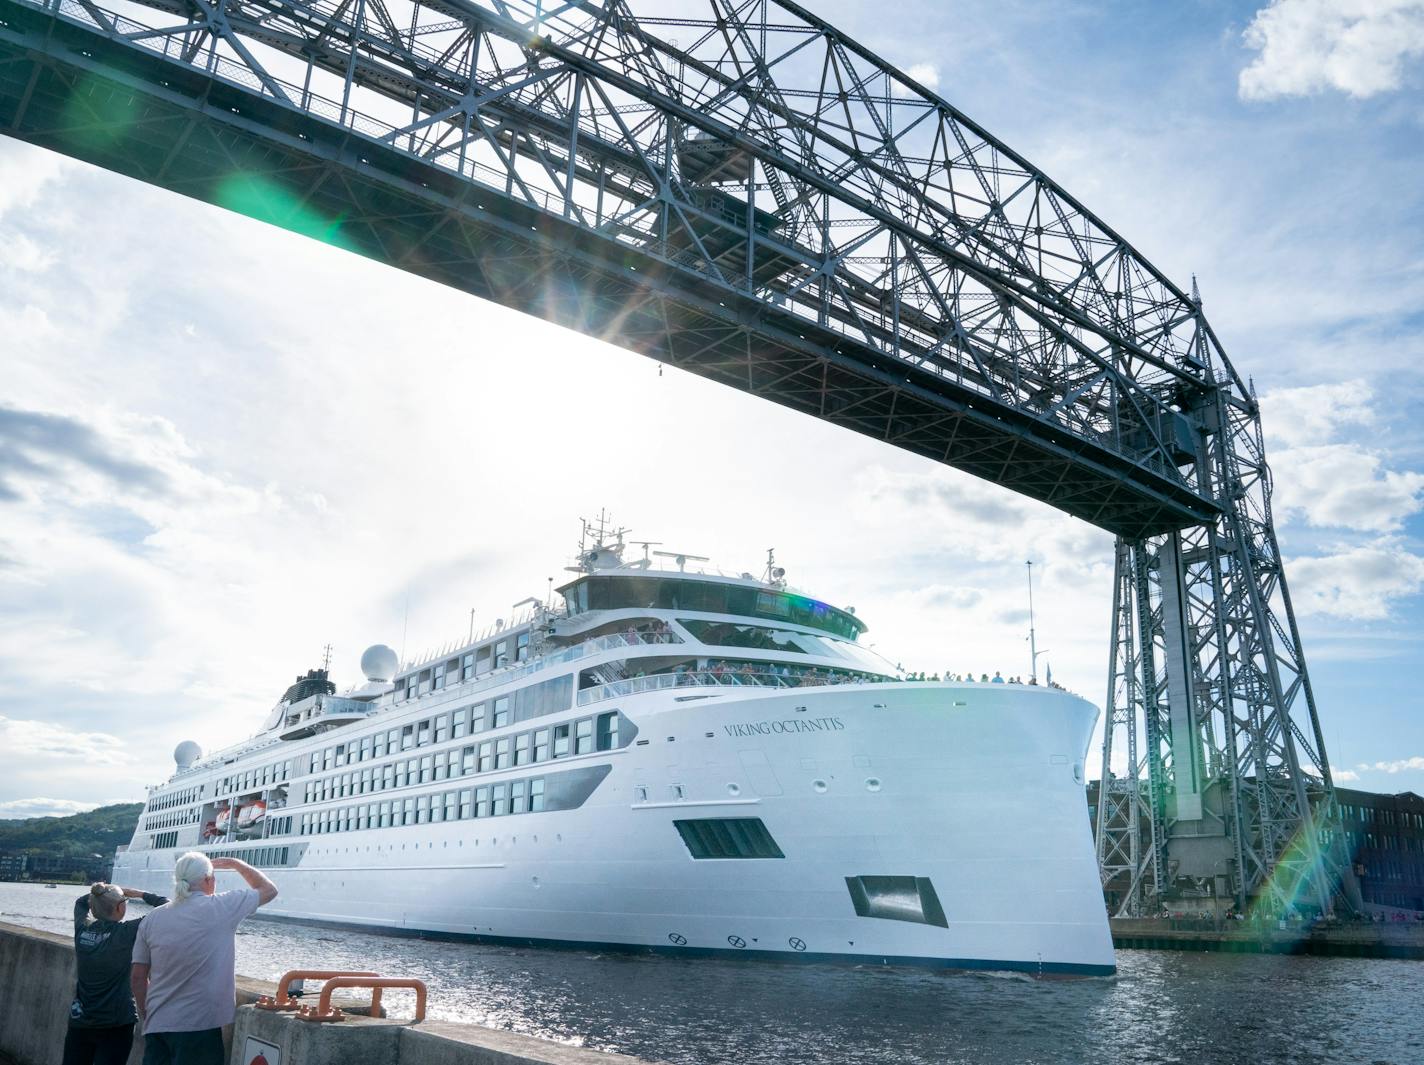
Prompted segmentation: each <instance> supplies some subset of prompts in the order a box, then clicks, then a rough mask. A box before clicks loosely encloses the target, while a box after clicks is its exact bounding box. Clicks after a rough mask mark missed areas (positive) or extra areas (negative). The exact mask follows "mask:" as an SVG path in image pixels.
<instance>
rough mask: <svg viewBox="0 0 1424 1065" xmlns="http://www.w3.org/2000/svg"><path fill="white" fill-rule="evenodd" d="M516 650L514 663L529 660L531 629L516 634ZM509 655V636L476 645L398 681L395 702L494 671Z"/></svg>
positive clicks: (507, 663) (499, 667) (501, 666)
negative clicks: (470, 649)
mask: <svg viewBox="0 0 1424 1065" xmlns="http://www.w3.org/2000/svg"><path fill="white" fill-rule="evenodd" d="M513 650H514V661H515V662H527V661H528V660H529V633H528V632H521V633H519V634H518V635H517V636H515V637H514V648H513ZM509 655H510V640H509V637H505V638H504V639H501V640H496V641H495V642H494V643H487V644H485V645H484V646H483V647H477V648H475V649H474V650H473V651H468V652H466V653H465V654H463V655H457V656H456V657H454V658H450V659H447V660H446V661H444V662H440V663H437V664H436V665H433V666H427V667H426V668H425V669H421V670H417V671H416V672H414V673H411V674H410V675H409V676H405V677H401V678H399V679H398V680H397V681H396V691H395V699H396V702H400V701H401V700H403V699H414V698H416V697H418V696H421V695H427V694H429V693H430V692H433V691H440V690H441V689H442V688H447V687H449V686H451V685H453V684H459V683H461V682H463V681H467V680H474V679H475V678H476V677H478V676H479V675H480V674H482V673H488V672H490V671H491V670H495V669H503V668H504V667H505V666H507V665H510V664H511V662H510V659H509Z"/></svg>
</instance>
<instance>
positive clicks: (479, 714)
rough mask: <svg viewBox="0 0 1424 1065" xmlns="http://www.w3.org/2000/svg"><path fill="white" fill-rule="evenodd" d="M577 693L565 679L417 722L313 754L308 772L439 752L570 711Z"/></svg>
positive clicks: (567, 676)
mask: <svg viewBox="0 0 1424 1065" xmlns="http://www.w3.org/2000/svg"><path fill="white" fill-rule="evenodd" d="M573 687H574V678H573V674H565V675H564V676H562V677H555V678H553V679H552V680H546V681H541V682H540V683H538V684H530V685H528V686H527V687H524V688H520V689H519V690H518V691H513V692H510V693H509V694H508V695H501V696H499V697H497V698H494V699H486V700H485V701H484V702H482V703H474V704H473V705H471V706H462V707H460V708H459V709H458V710H450V711H447V712H446V713H443V714H436V715H434V716H433V717H428V718H426V719H425V720H424V721H413V722H411V723H410V724H408V725H402V726H401V727H399V728H393V729H388V730H386V731H384V732H377V733H375V734H374V735H370V736H362V737H361V738H360V739H359V740H352V741H350V742H349V743H338V744H335V745H333V746H331V747H326V748H324V749H322V750H320V751H313V752H312V753H311V756H310V758H309V760H308V771H309V772H312V773H320V772H323V771H324V770H328V769H337V768H340V767H341V766H344V765H354V764H356V763H359V762H366V761H370V760H371V759H375V758H384V757H386V755H388V754H396V753H397V752H399V751H408V750H411V749H412V748H415V747H429V746H436V745H439V744H442V743H445V742H446V741H447V740H452V739H454V740H458V739H461V738H463V737H465V736H470V735H474V734H475V733H477V732H487V731H489V730H490V729H497V728H504V727H505V726H506V725H511V724H514V723H516V722H519V721H527V720H529V719H530V718H534V717H544V716H545V715H547V714H554V713H558V712H559V711H560V710H567V709H568V708H569V706H570V704H571V702H572V699H573Z"/></svg>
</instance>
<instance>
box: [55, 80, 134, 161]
mask: <svg viewBox="0 0 1424 1065" xmlns="http://www.w3.org/2000/svg"><path fill="white" fill-rule="evenodd" d="M138 116H139V103H138V100H137V99H136V98H135V97H134V94H133V93H131V92H129V91H128V90H127V89H124V88H122V87H121V86H117V85H115V84H114V83H113V82H109V81H104V80H102V79H100V78H93V77H89V76H87V75H84V76H81V77H80V78H79V79H78V80H77V81H76V82H75V83H74V88H73V89H71V90H70V93H69V97H68V98H67V99H66V100H65V101H64V124H63V127H62V128H61V129H60V130H59V133H60V136H61V137H62V138H63V139H64V140H66V141H68V142H69V144H70V145H71V146H73V147H76V148H82V149H85V150H88V151H102V150H103V149H105V148H110V147H112V146H113V145H115V144H117V143H118V142H120V141H122V140H123V139H124V138H126V137H127V136H128V135H129V132H130V130H131V129H132V127H133V125H134V122H135V121H136V120H137V119H138Z"/></svg>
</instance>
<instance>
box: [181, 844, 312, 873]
mask: <svg viewBox="0 0 1424 1065" xmlns="http://www.w3.org/2000/svg"><path fill="white" fill-rule="evenodd" d="M292 850H293V848H290V847H238V848H237V849H235V850H218V851H207V852H205V853H206V854H207V856H208V857H209V858H237V859H239V860H240V861H244V862H246V863H247V864H248V865H255V866H257V868H259V869H271V868H273V867H274V866H282V865H286V864H287V863H288V858H289V857H290V856H291V851H292ZM298 853H300V851H299V852H298Z"/></svg>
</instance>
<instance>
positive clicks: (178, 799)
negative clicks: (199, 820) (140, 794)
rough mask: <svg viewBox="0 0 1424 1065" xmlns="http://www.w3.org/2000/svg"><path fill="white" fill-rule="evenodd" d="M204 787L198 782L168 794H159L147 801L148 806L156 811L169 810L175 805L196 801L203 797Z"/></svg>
mask: <svg viewBox="0 0 1424 1065" xmlns="http://www.w3.org/2000/svg"><path fill="white" fill-rule="evenodd" d="M206 789H207V785H206V784H199V785H197V786H195V787H191V788H182V789H180V790H178V791H175V792H171V793H170V794H168V795H160V796H159V797H158V798H156V799H154V800H153V801H152V802H151V803H149V806H148V808H149V810H151V811H153V812H155V813H156V812H158V811H159V810H170V809H172V808H173V807H175V806H182V805H183V804H184V803H187V802H197V801H198V800H199V799H201V798H202V797H203V792H204V791H205V790H206Z"/></svg>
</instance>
